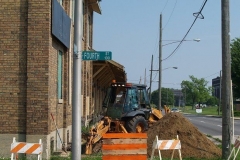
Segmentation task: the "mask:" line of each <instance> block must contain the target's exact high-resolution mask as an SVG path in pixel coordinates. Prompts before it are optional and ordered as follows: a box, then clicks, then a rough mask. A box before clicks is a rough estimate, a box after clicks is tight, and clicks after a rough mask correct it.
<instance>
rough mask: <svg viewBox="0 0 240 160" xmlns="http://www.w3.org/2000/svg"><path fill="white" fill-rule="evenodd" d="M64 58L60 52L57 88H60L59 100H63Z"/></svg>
mask: <svg viewBox="0 0 240 160" xmlns="http://www.w3.org/2000/svg"><path fill="white" fill-rule="evenodd" d="M62 57H63V53H62V51H58V64H57V66H58V68H57V71H58V73H57V86H58V89H57V90H58V99H62V79H63V78H62V77H63V74H62V71H63V69H62V66H63V60H62Z"/></svg>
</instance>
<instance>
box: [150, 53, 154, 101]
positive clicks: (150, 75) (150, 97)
mask: <svg viewBox="0 0 240 160" xmlns="http://www.w3.org/2000/svg"><path fill="white" fill-rule="evenodd" d="M152 70H153V55H152V60H151V70H150V71H151V72H150V86H149V88H150V89H149V102H150V104H151V93H152Z"/></svg>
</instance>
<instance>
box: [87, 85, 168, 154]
mask: <svg viewBox="0 0 240 160" xmlns="http://www.w3.org/2000/svg"><path fill="white" fill-rule="evenodd" d="M146 87H147V86H146V85H143V84H134V83H118V82H115V81H113V83H112V84H111V86H110V87H109V88H108V89H107V92H106V95H105V98H104V101H103V103H102V107H104V108H105V109H104V110H105V113H104V117H103V118H102V119H101V121H99V122H98V123H97V124H96V125H95V126H93V127H92V128H91V129H90V134H89V137H88V140H87V144H86V154H92V147H93V145H94V144H96V143H97V142H98V141H99V140H100V139H101V138H102V135H103V134H105V133H143V132H146V131H147V129H148V127H149V126H150V125H151V124H152V123H154V122H156V121H157V120H159V119H161V118H162V117H163V115H162V112H161V111H160V110H158V109H156V108H151V106H150V102H149V97H148V93H147V89H146Z"/></svg>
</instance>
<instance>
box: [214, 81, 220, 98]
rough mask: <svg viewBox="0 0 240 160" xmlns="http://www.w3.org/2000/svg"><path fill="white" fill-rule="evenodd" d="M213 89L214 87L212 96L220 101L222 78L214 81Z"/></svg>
mask: <svg viewBox="0 0 240 160" xmlns="http://www.w3.org/2000/svg"><path fill="white" fill-rule="evenodd" d="M212 87H213V92H212V96H214V97H216V98H218V99H220V97H221V95H220V94H221V91H220V77H217V78H214V79H212Z"/></svg>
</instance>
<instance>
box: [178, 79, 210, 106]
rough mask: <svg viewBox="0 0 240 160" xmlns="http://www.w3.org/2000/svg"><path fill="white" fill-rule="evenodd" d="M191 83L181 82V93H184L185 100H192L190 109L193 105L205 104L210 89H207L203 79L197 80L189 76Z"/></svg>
mask: <svg viewBox="0 0 240 160" xmlns="http://www.w3.org/2000/svg"><path fill="white" fill-rule="evenodd" d="M189 78H190V79H191V81H182V83H181V87H182V91H183V92H184V93H186V98H187V99H191V100H192V109H193V106H194V104H195V103H201V102H206V101H207V100H208V98H209V97H210V93H211V88H210V87H207V84H208V82H207V81H206V80H205V79H204V78H201V79H197V78H196V77H194V76H192V75H191V76H189Z"/></svg>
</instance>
